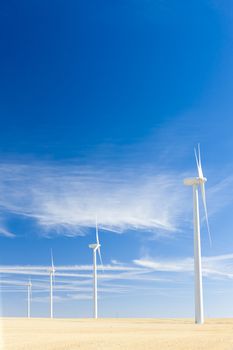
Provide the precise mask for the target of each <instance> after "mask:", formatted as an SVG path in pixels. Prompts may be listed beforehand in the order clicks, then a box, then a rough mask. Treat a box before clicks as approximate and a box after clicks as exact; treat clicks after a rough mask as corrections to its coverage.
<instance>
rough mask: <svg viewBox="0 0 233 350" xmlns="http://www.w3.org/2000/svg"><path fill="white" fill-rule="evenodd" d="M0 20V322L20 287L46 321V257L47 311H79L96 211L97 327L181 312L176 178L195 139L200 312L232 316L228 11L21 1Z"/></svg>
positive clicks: (13, 308)
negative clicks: (200, 188) (52, 271)
mask: <svg viewBox="0 0 233 350" xmlns="http://www.w3.org/2000/svg"><path fill="white" fill-rule="evenodd" d="M0 16H1V21H0V33H1V46H0V47H1V55H0V75H1V79H0V115H1V128H0V208H1V211H0V233H1V236H0V240H1V245H0V247H1V248H0V249H1V252H0V263H1V266H0V272H2V281H4V282H5V283H6V282H8V284H7V283H6V284H5V285H4V286H2V293H1V299H2V310H1V313H2V314H3V315H10V316H14V315H17V316H22V315H25V313H26V288H25V286H22V285H20V286H17V287H16V286H15V285H14V283H15V284H16V283H19V282H20V283H22V284H23V283H25V282H27V281H28V278H29V276H30V277H31V279H32V283H33V304H32V314H33V316H47V315H48V311H49V308H48V286H49V285H48V274H47V267H48V266H49V264H50V249H51V248H52V249H53V252H54V260H55V264H56V266H57V277H56V288H55V296H56V299H55V300H56V302H55V315H56V316H57V317H63V316H64V317H89V316H91V306H92V304H91V291H92V289H91V288H92V285H91V263H92V256H91V251H90V250H89V249H88V244H89V243H92V242H93V240H94V224H95V215H96V214H97V215H98V219H99V226H100V239H101V244H102V256H103V261H104V265H105V271H104V272H103V273H101V272H100V274H99V276H100V278H99V288H100V293H99V296H100V310H99V312H100V316H104V317H107V316H113V317H115V316H117V317H120V316H122V317H128V316H132V317H133V316H135V317H136V316H138V317H186V316H188V317H191V316H192V315H193V309H194V307H193V306H194V305H193V304H194V303H193V268H192V256H193V233H192V193H191V190H190V189H189V188H185V187H184V186H183V183H182V181H183V178H184V177H185V176H193V175H195V174H196V168H195V160H194V153H193V148H194V146H195V145H196V144H197V143H200V144H201V149H202V158H203V167H204V172H205V175H206V176H207V178H208V182H207V201H208V203H207V204H208V211H209V221H210V228H211V233H212V240H213V245H212V247H210V246H209V243H208V234H207V231H206V226H205V222H204V220H202V232H201V233H202V250H203V256H204V258H203V269H204V296H205V312H206V315H207V316H232V315H233V304H232V297H231V296H232V292H233V237H232V232H231V227H232V209H233V199H232V185H233V176H232V170H233V163H232V152H231V150H232V148H233V139H232V127H233V122H232V113H233V107H232V89H233V64H232V54H233V27H232V17H233V5H232V3H231V2H230V1H217V0H208V1H205V0H202V1H192V0H191V1H189V2H187V1H179V2H172V1H139V0H137V1H130V0H127V1H117V2H116V1H96V0H92V1H91V0H90V1H69V2H68V3H67V2H65V1H58V2H54V1H36V0H35V1H33V2H32V1H27V0H25V1H23V2H16V1H8V2H7V3H4V4H1V5H0ZM201 215H202V216H203V212H202V213H201ZM4 266H8V267H9V266H11V270H9V269H8V273H5V272H4V271H5V270H4ZM35 267H36V268H35ZM80 274H82V275H81V276H80ZM12 283H13V284H12ZM16 289H17V290H16ZM139 298H140V303H139V302H138V300H139ZM231 305H232V306H231Z"/></svg>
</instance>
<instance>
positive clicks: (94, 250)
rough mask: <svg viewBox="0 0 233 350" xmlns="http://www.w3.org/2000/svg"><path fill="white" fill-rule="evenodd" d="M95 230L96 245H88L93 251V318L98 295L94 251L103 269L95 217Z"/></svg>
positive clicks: (96, 308) (96, 307) (96, 309)
mask: <svg viewBox="0 0 233 350" xmlns="http://www.w3.org/2000/svg"><path fill="white" fill-rule="evenodd" d="M95 229H96V231H95V232H96V243H94V244H90V245H89V248H91V249H92V250H93V317H94V318H98V295H97V265H96V251H98V254H99V259H100V263H101V265H102V268H103V262H102V257H101V252H100V247H101V245H100V242H99V234H98V223H97V217H96V223H95Z"/></svg>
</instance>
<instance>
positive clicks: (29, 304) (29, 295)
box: [27, 279, 32, 318]
mask: <svg viewBox="0 0 233 350" xmlns="http://www.w3.org/2000/svg"><path fill="white" fill-rule="evenodd" d="M27 287H28V318H30V317H31V296H32V282H31V279H29V281H28V284H27Z"/></svg>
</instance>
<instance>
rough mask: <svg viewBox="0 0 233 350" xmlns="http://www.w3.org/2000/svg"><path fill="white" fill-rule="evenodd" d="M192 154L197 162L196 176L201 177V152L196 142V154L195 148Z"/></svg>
mask: <svg viewBox="0 0 233 350" xmlns="http://www.w3.org/2000/svg"><path fill="white" fill-rule="evenodd" d="M194 154H195V159H196V164H197V172H198V177H199V178H201V179H203V177H204V176H203V172H202V167H201V153H200V145H199V144H198V154H197V151H196V148H194Z"/></svg>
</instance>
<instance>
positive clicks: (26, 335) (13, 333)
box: [1, 318, 233, 350]
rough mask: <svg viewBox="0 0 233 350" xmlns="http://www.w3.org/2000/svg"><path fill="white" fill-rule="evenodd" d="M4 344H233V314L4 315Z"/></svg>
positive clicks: (146, 349) (18, 349)
mask: <svg viewBox="0 0 233 350" xmlns="http://www.w3.org/2000/svg"><path fill="white" fill-rule="evenodd" d="M1 325H2V342H3V346H2V348H3V349H4V350H109V349H110V350H119V349H121V350H152V349H153V350H157V349H158V350H168V349H169V350H171V349H172V350H178V349H179V350H194V349H195V350H202V349H205V350H206V349H211V350H220V349H221V350H233V319H210V320H207V321H206V323H205V324H204V325H195V324H193V320H190V319H98V320H92V319H53V320H50V319H38V318H32V319H24V318H2V319H1Z"/></svg>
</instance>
